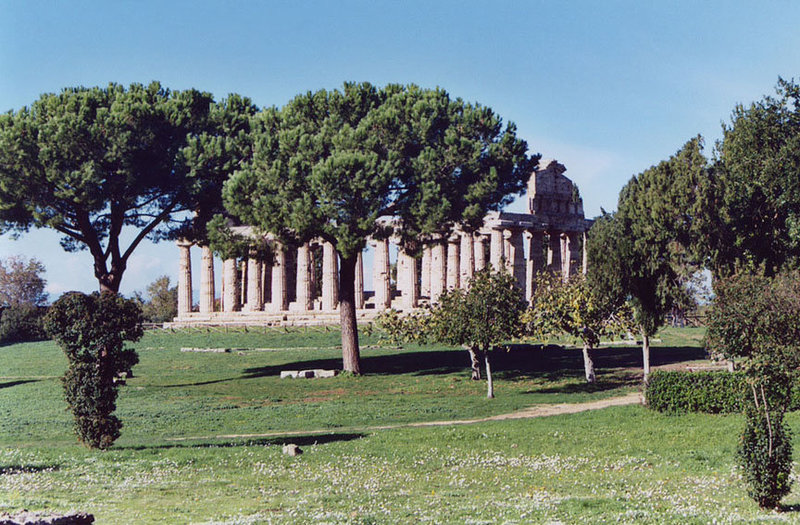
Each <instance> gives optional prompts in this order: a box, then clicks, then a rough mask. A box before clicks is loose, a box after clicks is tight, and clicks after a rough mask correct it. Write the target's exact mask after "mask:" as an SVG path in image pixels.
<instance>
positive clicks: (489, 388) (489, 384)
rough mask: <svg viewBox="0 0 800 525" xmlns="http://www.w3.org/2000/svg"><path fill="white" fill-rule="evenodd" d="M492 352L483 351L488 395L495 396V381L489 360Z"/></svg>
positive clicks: (490, 397) (489, 396)
mask: <svg viewBox="0 0 800 525" xmlns="http://www.w3.org/2000/svg"><path fill="white" fill-rule="evenodd" d="M490 354H491V352H488V351H485V352H483V360H484V361H485V362H486V397H488V398H489V399H493V398H494V383H493V382H492V365H491V363H490V362H489V355H490Z"/></svg>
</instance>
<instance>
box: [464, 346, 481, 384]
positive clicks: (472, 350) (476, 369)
mask: <svg viewBox="0 0 800 525" xmlns="http://www.w3.org/2000/svg"><path fill="white" fill-rule="evenodd" d="M467 351H468V352H469V360H470V364H471V366H472V380H473V381H480V380H481V357H480V355H479V352H480V351H479V350H478V347H477V346H468V347H467Z"/></svg>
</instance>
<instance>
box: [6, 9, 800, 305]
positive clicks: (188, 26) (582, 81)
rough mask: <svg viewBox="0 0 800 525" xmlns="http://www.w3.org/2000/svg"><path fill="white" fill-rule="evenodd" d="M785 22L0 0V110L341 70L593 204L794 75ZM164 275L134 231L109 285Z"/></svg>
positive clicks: (789, 15)
mask: <svg viewBox="0 0 800 525" xmlns="http://www.w3.org/2000/svg"><path fill="white" fill-rule="evenodd" d="M799 22H800V2H796V1H763V0H762V1H759V2H756V1H752V2H745V1H735V0H728V1H718V2H716V1H715V2H712V1H696V0H694V1H662V2H656V1H645V0H631V1H613V0H609V1H602V2H597V1H569V2H562V1H556V0H552V1H548V2H537V1H528V2H525V1H516V2H505V1H491V2H488V1H485V0H483V1H480V2H474V1H466V0H459V1H432V0H427V1H419V2H418V1H407V0H406V1H401V0H395V1H385V2H381V1H376V0H372V1H333V0H330V1H326V0H319V1H316V2H310V1H297V0H292V1H287V2H277V1H275V2H271V1H261V2H256V1H243V0H240V1H235V2H234V1H223V0H219V1H202V0H192V1H177V0H170V1H147V0H137V1H121V0H117V1H113V2H109V1H102V2H101V1H69V2H60V1H56V0H49V1H38V0H4V1H3V2H0V111H8V110H17V109H19V108H21V107H23V106H26V105H29V104H31V103H32V102H33V101H34V100H36V99H37V98H38V97H39V95H40V94H42V93H45V92H56V91H59V90H60V89H61V88H63V87H67V86H76V85H83V86H94V85H100V86H103V85H105V84H107V83H108V82H118V83H122V84H129V83H131V82H142V83H146V82H149V81H151V80H160V81H161V82H162V84H163V85H165V86H167V87H170V88H172V89H185V88H197V89H200V90H204V91H210V92H212V93H214V95H215V96H216V97H217V98H222V97H224V96H226V95H227V94H229V93H231V92H237V93H241V94H243V95H246V96H249V97H251V98H252V99H253V100H254V101H255V102H256V104H258V105H260V106H270V105H278V106H280V105H282V104H284V103H285V102H286V101H288V100H289V99H290V98H292V97H293V96H294V95H296V94H297V93H300V92H303V91H308V90H316V89H319V88H328V89H331V88H336V87H339V86H341V84H342V82H344V81H347V80H353V81H369V82H372V83H374V84H378V85H384V84H386V83H389V82H398V83H416V84H419V85H421V86H424V87H435V86H441V87H443V88H445V89H446V90H447V91H449V92H450V94H451V95H454V96H458V97H461V98H464V99H466V100H469V101H476V102H480V103H482V104H484V105H488V106H490V107H492V108H493V109H494V110H495V111H496V112H497V113H499V114H500V115H501V116H502V117H503V118H504V119H506V120H510V121H513V122H515V123H516V124H517V126H518V130H519V133H520V135H521V136H522V137H523V138H524V139H525V140H527V141H528V144H529V147H530V151H531V152H536V153H541V154H542V155H543V156H544V157H545V158H555V159H558V160H559V161H560V162H562V163H563V164H565V165H566V167H567V173H566V175H567V176H569V177H570V178H572V179H573V180H574V181H575V182H576V183H577V184H578V186H579V188H580V190H581V193H582V195H583V197H584V205H585V209H586V213H587V216H590V217H591V216H594V215H597V214H599V213H600V208H601V207H602V208H604V209H606V210H613V209H615V208H616V202H617V195H618V193H619V190H620V188H621V187H622V186H623V185H624V184H625V182H626V181H627V180H628V179H629V178H630V177H631V176H632V175H635V174H637V173H640V172H641V171H642V170H644V169H646V168H648V167H649V166H651V165H653V164H655V163H657V162H658V161H660V160H662V159H665V158H667V157H668V156H669V155H671V154H672V153H674V152H675V151H677V150H678V149H679V148H680V147H681V146H682V145H683V144H684V143H685V142H686V140H688V139H689V138H691V137H693V136H695V135H697V134H702V135H703V136H704V137H706V145H707V153H710V151H711V149H712V147H713V143H714V141H715V140H717V139H718V138H719V136H720V134H721V133H720V130H721V123H722V122H723V121H726V120H727V119H728V117H729V115H730V112H731V110H732V109H733V107H734V105H735V104H737V103H745V104H747V103H750V102H752V101H754V100H757V99H759V98H761V97H762V96H763V95H765V94H770V93H772V92H773V88H774V86H775V84H776V82H777V79H778V77H779V76H782V77H784V78H798V77H800V74H799V72H800V31H799V30H798V23H799ZM512 206H513V208H512V209H521V208H520V204H516V205H512ZM12 254H21V255H24V256H27V257H31V256H35V257H37V258H39V259H40V260H41V261H42V262H43V263H44V264H45V266H46V267H47V276H46V277H47V279H48V281H49V284H48V289H49V291H50V292H51V294H53V295H57V294H60V293H61V292H63V291H65V290H73V289H77V290H83V291H91V290H94V289H96V287H97V285H96V282H95V280H94V278H93V276H92V270H91V258H90V257H89V256H88V254H86V253H85V252H83V253H77V254H67V253H64V252H63V251H62V250H61V248H60V246H59V244H58V236H57V235H55V234H52V233H45V232H43V231H40V232H30V233H28V234H26V235H25V236H24V237H23V238H21V239H20V240H16V241H15V240H12V239H11V238H10V237H9V236H7V235H6V236H0V258H2V257H7V256H9V255H12ZM196 258H197V257H195V259H196ZM162 274H167V275H169V276H171V278H172V279H173V282H175V277H176V275H177V249H176V248H175V247H174V246H173V245H171V244H169V243H165V244H159V245H147V246H141V247H140V248H139V249H138V250H137V252H136V254H134V256H133V259H132V260H131V262H130V264H129V268H128V271H127V272H126V274H125V276H124V278H123V282H122V289H121V291H122V292H123V293H130V292H131V291H133V290H143V289H144V288H145V286H146V285H147V283H149V282H151V281H153V280H154V279H155V278H156V277H157V276H159V275H162Z"/></svg>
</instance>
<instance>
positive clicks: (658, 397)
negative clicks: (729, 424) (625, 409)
mask: <svg viewBox="0 0 800 525" xmlns="http://www.w3.org/2000/svg"><path fill="white" fill-rule="evenodd" d="M747 393H748V387H747V382H746V381H745V377H744V375H743V374H741V373H739V372H735V373H730V372H684V371H678V370H670V371H666V370H656V371H655V372H653V373H651V374H650V377H648V379H647V383H646V386H645V400H646V402H647V406H648V408H650V409H652V410H657V411H659V412H666V413H667V414H690V413H696V412H701V413H705V414H726V413H737V412H741V411H742V410H743V409H744V402H743V399H744V398H745V396H746V395H747Z"/></svg>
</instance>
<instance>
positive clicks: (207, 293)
mask: <svg viewBox="0 0 800 525" xmlns="http://www.w3.org/2000/svg"><path fill="white" fill-rule="evenodd" d="M200 254H201V255H200V312H201V313H204V314H207V313H211V312H213V311H214V295H215V294H214V252H212V251H211V248H209V247H208V246H201V247H200Z"/></svg>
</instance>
